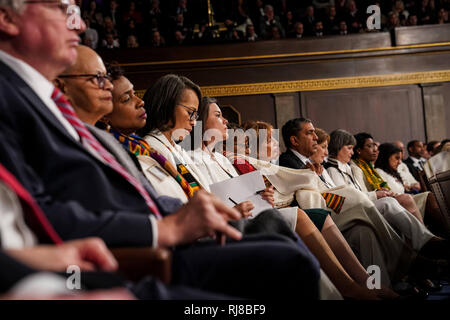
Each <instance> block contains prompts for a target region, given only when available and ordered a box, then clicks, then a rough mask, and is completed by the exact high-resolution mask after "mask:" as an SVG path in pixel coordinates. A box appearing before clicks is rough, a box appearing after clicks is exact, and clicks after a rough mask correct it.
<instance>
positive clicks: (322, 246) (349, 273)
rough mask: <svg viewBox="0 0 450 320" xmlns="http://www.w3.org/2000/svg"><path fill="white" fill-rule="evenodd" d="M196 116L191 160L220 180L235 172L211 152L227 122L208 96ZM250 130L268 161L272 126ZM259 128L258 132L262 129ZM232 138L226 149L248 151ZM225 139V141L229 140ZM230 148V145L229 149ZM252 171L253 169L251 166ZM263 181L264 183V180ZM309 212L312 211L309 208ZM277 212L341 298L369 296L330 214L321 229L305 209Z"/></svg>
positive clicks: (273, 146) (273, 144) (274, 149)
mask: <svg viewBox="0 0 450 320" xmlns="http://www.w3.org/2000/svg"><path fill="white" fill-rule="evenodd" d="M199 113H200V119H201V121H202V124H203V132H204V135H203V136H204V143H203V146H202V147H201V148H199V149H197V150H195V152H194V155H193V160H194V162H195V163H196V164H198V166H199V167H200V168H201V170H203V171H204V172H205V175H208V176H209V177H210V179H211V181H213V182H219V181H223V180H225V179H229V178H231V177H233V176H235V175H237V172H236V170H235V169H234V167H233V164H232V163H231V162H230V161H229V160H228V159H227V158H225V157H224V156H223V155H221V154H220V153H218V152H214V149H215V147H216V145H217V144H218V143H220V142H222V141H225V140H226V139H227V138H228V133H227V127H226V124H227V123H228V121H227V120H226V119H225V118H223V115H222V112H221V110H220V107H219V106H218V105H217V101H216V100H215V99H212V98H208V97H205V98H203V102H202V104H201V107H200V110H199ZM247 129H253V130H255V133H256V137H257V138H256V140H255V142H256V144H257V146H258V147H256V148H255V149H256V150H257V154H256V157H257V158H260V159H261V160H265V161H271V160H273V159H277V158H278V155H279V148H278V141H277V140H276V139H275V138H274V137H273V136H272V134H271V131H272V130H273V128H272V126H271V125H270V124H268V123H264V122H261V121H257V122H249V123H247V124H246V125H245V126H244V130H247ZM261 129H262V130H266V133H267V136H266V137H267V139H265V140H263V141H261V140H260V139H261V138H262V139H263V136H262V135H261V134H260V132H259V131H260V130H261ZM262 130H261V131H262ZM230 140H232V141H231V143H232V145H231V146H227V147H228V149H231V150H236V151H237V150H238V149H240V150H241V151H242V153H244V154H245V153H249V152H246V150H242V149H241V148H235V144H234V143H235V142H236V143H237V142H238V141H235V140H234V139H230ZM230 140H229V141H230ZM241 142H242V141H241ZM230 147H231V148H230ZM255 170H256V169H255ZM266 182H268V181H267V180H266ZM268 188H270V190H272V191H271V192H270V191H269V190H267V189H266V192H267V193H272V197H271V198H272V201H271V204H272V205H274V203H275V204H276V203H282V202H283V200H281V201H279V199H278V196H279V192H277V191H276V190H274V191H273V186H270V187H268ZM311 211H313V210H311ZM279 212H280V213H281V214H282V216H283V217H285V218H286V220H287V221H289V220H292V217H290V216H292V215H293V216H294V220H295V221H294V225H293V226H292V224H291V227H293V229H294V230H295V231H296V233H297V234H298V235H299V236H300V237H301V238H302V240H303V241H304V242H305V244H306V245H307V246H308V248H309V249H310V250H311V251H312V252H313V254H314V255H315V256H316V258H317V259H318V260H319V262H320V264H321V268H322V269H324V270H325V273H326V274H327V275H328V276H329V278H330V279H331V280H332V281H333V283H334V284H335V285H336V287H337V288H338V289H339V290H340V292H341V294H342V295H343V296H345V297H355V296H358V295H359V297H358V299H373V298H374V295H373V293H372V292H370V291H369V290H368V289H367V286H366V282H367V279H368V277H369V275H368V273H367V272H366V270H365V269H364V268H363V267H362V265H361V264H360V263H359V261H358V259H357V258H356V256H355V255H354V253H353V252H352V250H351V248H350V246H349V245H348V243H347V241H346V240H345V238H344V237H343V236H342V234H341V232H340V231H339V229H338V228H337V227H336V225H335V224H334V222H333V220H332V219H331V217H330V215H324V222H322V223H321V226H322V227H321V229H320V231H319V229H318V228H317V227H316V225H315V224H314V223H313V221H311V219H310V218H309V215H310V214H311V215H314V212H309V213H305V211H303V210H301V209H299V208H298V207H297V206H295V207H284V208H280V209H279ZM379 293H380V295H384V296H385V297H387V296H389V297H394V296H395V294H394V293H393V292H392V291H390V290H388V289H386V288H383V289H382V290H381V291H380V292H379Z"/></svg>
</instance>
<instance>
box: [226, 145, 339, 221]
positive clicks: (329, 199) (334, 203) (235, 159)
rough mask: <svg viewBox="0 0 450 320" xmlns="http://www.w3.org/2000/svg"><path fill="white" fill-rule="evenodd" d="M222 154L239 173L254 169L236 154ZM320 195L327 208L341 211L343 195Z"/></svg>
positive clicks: (265, 181)
mask: <svg viewBox="0 0 450 320" xmlns="http://www.w3.org/2000/svg"><path fill="white" fill-rule="evenodd" d="M224 155H225V156H226V157H227V158H228V159H229V160H230V161H231V163H232V164H233V166H234V167H235V168H236V170H237V171H238V172H239V174H245V173H249V172H252V171H255V170H256V168H255V167H254V166H253V165H252V164H250V163H249V162H248V161H247V160H245V159H244V158H243V157H242V156H240V155H238V154H235V153H225V152H224ZM264 183H265V184H266V187H270V186H271V185H272V184H271V183H270V181H269V180H268V179H267V178H266V177H264ZM322 197H323V198H324V199H325V203H326V205H327V207H328V208H330V209H332V210H333V211H334V212H336V214H339V213H340V212H341V209H342V207H343V206H344V200H345V197H342V196H339V195H337V194H334V193H328V192H324V193H322Z"/></svg>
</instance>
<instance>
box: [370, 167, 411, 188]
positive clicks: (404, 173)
mask: <svg viewBox="0 0 450 320" xmlns="http://www.w3.org/2000/svg"><path fill="white" fill-rule="evenodd" d="M377 171H378V169H377ZM397 171H398V173H399V174H400V177H402V180H403V182H404V183H405V184H406V185H408V186H411V185H413V184H416V183H419V182H418V181H417V180H416V179H415V178H414V176H413V175H412V174H411V172H409V169H408V166H407V165H406V163H404V162H402V163H400V164H399V165H398V168H397Z"/></svg>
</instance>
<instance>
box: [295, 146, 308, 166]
mask: <svg viewBox="0 0 450 320" xmlns="http://www.w3.org/2000/svg"><path fill="white" fill-rule="evenodd" d="M291 151H292V152H293V153H294V154H295V155H296V156H297V157H298V158H299V159H300V160H302V161H303V163H304V164H308V163H311V160H309V158H308V157H305V156H304V155H302V154H300V153H299V152H298V151H297V150H294V149H291Z"/></svg>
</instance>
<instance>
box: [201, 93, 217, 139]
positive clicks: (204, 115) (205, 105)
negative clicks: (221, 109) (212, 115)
mask: <svg viewBox="0 0 450 320" xmlns="http://www.w3.org/2000/svg"><path fill="white" fill-rule="evenodd" d="M213 103H217V100H216V99H215V98H211V97H203V99H202V101H201V102H200V106H199V108H198V120H199V121H201V122H202V131H203V132H205V123H206V120H207V119H208V115H209V106H210V105H212V104H213Z"/></svg>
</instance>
